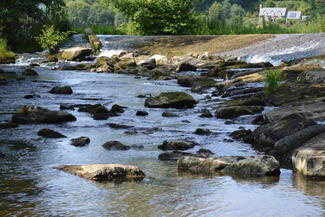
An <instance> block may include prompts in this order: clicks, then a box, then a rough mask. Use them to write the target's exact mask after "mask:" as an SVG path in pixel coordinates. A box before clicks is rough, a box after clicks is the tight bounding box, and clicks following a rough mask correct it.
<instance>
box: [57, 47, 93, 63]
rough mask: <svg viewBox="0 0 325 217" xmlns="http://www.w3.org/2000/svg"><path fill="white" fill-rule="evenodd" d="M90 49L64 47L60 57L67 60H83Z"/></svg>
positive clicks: (89, 52)
mask: <svg viewBox="0 0 325 217" xmlns="http://www.w3.org/2000/svg"><path fill="white" fill-rule="evenodd" d="M91 51H92V49H91V48H86V47H73V48H68V49H65V50H64V51H63V52H62V54H61V58H62V59H64V60H68V61H76V60H84V59H85V57H86V56H89V55H90V54H91Z"/></svg>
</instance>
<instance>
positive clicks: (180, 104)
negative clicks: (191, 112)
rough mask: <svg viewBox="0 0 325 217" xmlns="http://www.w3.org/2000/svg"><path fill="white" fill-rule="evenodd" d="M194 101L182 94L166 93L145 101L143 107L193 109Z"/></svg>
mask: <svg viewBox="0 0 325 217" xmlns="http://www.w3.org/2000/svg"><path fill="white" fill-rule="evenodd" d="M195 104H197V102H196V100H195V99H194V98H193V97H192V96H191V95H188V94H187V93H184V92H166V93H161V94H160V95H159V96H156V97H150V98H148V99H146V101H145V106H146V107H149V108H177V109H181V108H193V107H194V105H195Z"/></svg>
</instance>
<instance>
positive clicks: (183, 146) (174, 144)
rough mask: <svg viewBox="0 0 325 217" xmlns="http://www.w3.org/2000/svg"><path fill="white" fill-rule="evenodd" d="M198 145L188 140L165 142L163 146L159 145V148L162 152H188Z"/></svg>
mask: <svg viewBox="0 0 325 217" xmlns="http://www.w3.org/2000/svg"><path fill="white" fill-rule="evenodd" d="M196 145H198V143H196V142H193V141H186V140H173V141H164V142H163V144H162V145H159V146H158V148H159V149H161V150H164V151H166V150H187V149H191V148H193V147H194V146H196Z"/></svg>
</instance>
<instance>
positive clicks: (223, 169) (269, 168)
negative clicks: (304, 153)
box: [177, 155, 280, 177]
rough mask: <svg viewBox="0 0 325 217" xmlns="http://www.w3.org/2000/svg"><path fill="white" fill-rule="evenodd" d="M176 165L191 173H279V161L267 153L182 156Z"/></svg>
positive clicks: (250, 174)
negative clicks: (242, 155) (212, 156)
mask: <svg viewBox="0 0 325 217" xmlns="http://www.w3.org/2000/svg"><path fill="white" fill-rule="evenodd" d="M177 167H178V169H179V170H187V171H190V172H193V173H214V172H220V173H222V174H225V175H238V176H244V177H251V176H253V177H254V176H279V175H280V164H279V162H278V161H277V160H276V159H275V158H274V157H272V156H269V155H257V156H251V157H238V156H233V157H219V158H197V157H182V158H181V159H180V160H178V161H177Z"/></svg>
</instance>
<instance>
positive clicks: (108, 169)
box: [56, 164, 145, 182]
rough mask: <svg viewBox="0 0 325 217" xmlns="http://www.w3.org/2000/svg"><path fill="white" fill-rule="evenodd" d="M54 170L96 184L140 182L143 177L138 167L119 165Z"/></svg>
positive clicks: (78, 166)
mask: <svg viewBox="0 0 325 217" xmlns="http://www.w3.org/2000/svg"><path fill="white" fill-rule="evenodd" d="M56 169H58V170H62V171H64V172H67V173H71V174H73V175H76V176H80V177H82V178H85V179H88V180H92V181H96V182H122V181H141V180H142V179H144V177H145V174H144V172H143V171H142V170H141V169H140V168H139V167H135V166H129V165H121V164H88V165H63V166H58V167H56Z"/></svg>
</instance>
